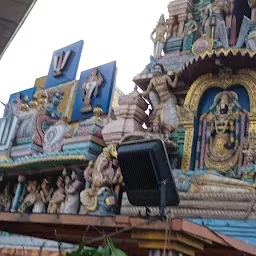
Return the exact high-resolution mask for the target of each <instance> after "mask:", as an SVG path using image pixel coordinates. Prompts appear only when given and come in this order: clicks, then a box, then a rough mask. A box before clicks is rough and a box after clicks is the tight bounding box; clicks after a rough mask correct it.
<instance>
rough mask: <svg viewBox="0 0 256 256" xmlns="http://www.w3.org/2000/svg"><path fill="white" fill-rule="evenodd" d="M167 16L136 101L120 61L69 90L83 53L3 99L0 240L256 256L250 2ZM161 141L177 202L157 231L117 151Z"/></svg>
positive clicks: (57, 57) (77, 50)
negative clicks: (121, 77)
mask: <svg viewBox="0 0 256 256" xmlns="http://www.w3.org/2000/svg"><path fill="white" fill-rule="evenodd" d="M167 4H168V3H167ZM163 12H165V10H163ZM168 12H169V17H165V16H164V15H161V13H160V14H159V20H158V21H156V26H155V28H152V33H151V35H150V34H149V37H150V38H151V40H152V50H153V51H152V53H149V63H148V64H147V63H145V65H146V66H145V69H144V70H142V71H141V72H140V73H139V72H138V74H137V75H136V76H135V77H134V79H133V82H134V83H135V87H134V90H133V91H132V92H131V93H130V94H128V95H124V94H123V93H122V92H121V91H120V90H119V89H117V88H115V77H116V62H115V61H114V62H110V63H107V64H104V65H101V66H99V67H95V68H92V69H90V70H85V71H83V72H81V74H80V78H79V80H78V81H76V75H77V69H78V64H79V60H80V56H81V53H82V48H83V42H82V41H79V42H76V43H74V44H72V45H69V46H67V47H64V48H62V49H59V50H57V51H55V52H54V53H53V56H52V60H51V64H50V68H49V73H48V75H47V76H45V77H42V78H39V79H37V80H36V82H35V86H34V87H32V88H29V89H27V90H24V91H21V92H16V93H13V94H12V95H11V96H10V99H9V102H8V103H7V104H6V105H5V111H4V115H3V117H2V118H1V119H0V180H1V186H0V188H1V190H0V211H1V212H0V230H1V231H3V232H8V233H13V234H18V235H23V236H31V237H37V238H43V239H48V240H55V241H58V242H60V241H61V243H68V244H79V243H81V241H82V240H85V241H86V244H87V245H88V246H90V247H98V246H101V245H102V244H104V242H105V241H106V238H111V239H112V241H113V242H114V244H115V245H116V246H117V247H118V248H120V249H121V250H123V251H124V252H125V253H126V254H127V255H133V256H136V255H148V256H167V255H168V256H169V255H170V256H171V255H175V256H183V255H184V256H187V255H189V256H206V255H207V256H214V255H221V256H240V255H243V256H251V255H256V192H255V189H256V1H255V0H175V1H171V2H170V3H169V5H168ZM112 103H113V104H112ZM156 139H157V140H161V141H162V142H163V143H164V145H165V147H166V150H167V153H168V156H169V160H170V165H171V172H172V175H173V178H174V181H175V186H176V189H177V191H178V194H179V199H180V202H179V204H178V205H177V206H171V207H166V209H165V218H164V219H162V218H158V216H159V208H158V207H157V206H155V207H144V206H134V205H132V204H130V202H129V200H128V196H127V194H128V193H126V186H125V184H124V181H123V178H124V177H123V172H122V168H121V167H120V166H121V163H120V161H118V159H119V158H118V147H119V146H120V145H123V144H125V143H129V142H131V143H132V142H136V141H144V140H147V141H150V140H156ZM134 161H140V159H138V158H134ZM129 164H133V163H132V162H130V163H128V162H127V165H129ZM134 183H137V181H136V180H134ZM5 253H8V252H6V249H5ZM2 254H3V253H2ZM2 254H1V255H2ZM64 254H65V252H64V251H63V255H64ZM20 255H23V254H22V253H21V254H20ZM40 255H41V254H40ZM42 255H44V254H42ZM45 255H46V254H45ZM54 255H55V254H54Z"/></svg>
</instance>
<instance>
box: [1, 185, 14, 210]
mask: <svg viewBox="0 0 256 256" xmlns="http://www.w3.org/2000/svg"><path fill="white" fill-rule="evenodd" d="M11 204H12V194H11V188H10V183H7V184H6V185H5V187H4V191H3V192H2V193H1V194H0V211H1V212H3V211H4V212H8V211H10V209H11Z"/></svg>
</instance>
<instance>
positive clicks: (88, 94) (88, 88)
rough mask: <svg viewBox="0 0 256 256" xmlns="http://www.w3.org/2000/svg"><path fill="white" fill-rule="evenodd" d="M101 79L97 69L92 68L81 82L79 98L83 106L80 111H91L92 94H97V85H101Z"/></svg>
mask: <svg viewBox="0 0 256 256" xmlns="http://www.w3.org/2000/svg"><path fill="white" fill-rule="evenodd" d="M103 81H104V80H103V77H102V75H101V73H100V71H99V70H98V69H94V70H93V71H92V72H91V74H90V76H89V77H87V78H86V79H85V81H84V82H83V84H82V93H81V98H82V100H83V102H84V107H83V108H82V109H81V112H82V113H83V112H85V113H86V112H90V111H92V106H91V101H92V96H95V97H96V96H97V95H98V93H99V87H100V86H101V85H102V83H103Z"/></svg>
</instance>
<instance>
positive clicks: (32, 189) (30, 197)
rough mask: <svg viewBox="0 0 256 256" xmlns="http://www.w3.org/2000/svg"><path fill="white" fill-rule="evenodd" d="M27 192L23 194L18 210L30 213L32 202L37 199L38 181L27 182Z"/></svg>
mask: <svg viewBox="0 0 256 256" xmlns="http://www.w3.org/2000/svg"><path fill="white" fill-rule="evenodd" d="M27 192H28V193H27V195H26V196H25V198H24V201H23V202H22V204H21V206H20V208H19V212H21V213H32V210H33V207H34V204H35V202H36V199H37V195H38V193H39V189H38V183H37V181H36V180H32V181H29V182H28V186H27Z"/></svg>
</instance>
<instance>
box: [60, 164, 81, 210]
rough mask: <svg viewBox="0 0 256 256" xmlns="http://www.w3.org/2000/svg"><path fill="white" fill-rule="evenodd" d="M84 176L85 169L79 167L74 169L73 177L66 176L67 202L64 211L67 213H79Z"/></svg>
mask: <svg viewBox="0 0 256 256" xmlns="http://www.w3.org/2000/svg"><path fill="white" fill-rule="evenodd" d="M83 184H84V177H83V171H82V170H81V169H79V168H75V169H74V170H73V171H72V174H71V177H69V176H66V178H65V193H66V197H65V203H64V208H63V213H65V214H77V213H78V210H79V205H80V198H79V195H80V192H81V190H82V188H83Z"/></svg>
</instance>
